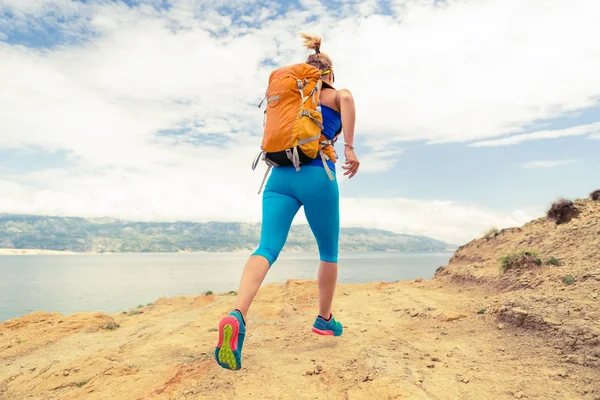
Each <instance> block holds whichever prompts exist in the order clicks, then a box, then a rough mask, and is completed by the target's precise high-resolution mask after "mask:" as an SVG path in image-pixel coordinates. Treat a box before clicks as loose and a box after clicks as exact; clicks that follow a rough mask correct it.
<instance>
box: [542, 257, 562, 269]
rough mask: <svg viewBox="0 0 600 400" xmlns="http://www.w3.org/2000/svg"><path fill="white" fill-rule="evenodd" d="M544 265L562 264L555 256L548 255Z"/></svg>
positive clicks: (557, 265) (556, 265)
mask: <svg viewBox="0 0 600 400" xmlns="http://www.w3.org/2000/svg"><path fill="white" fill-rule="evenodd" d="M545 264H546V265H554V266H555V267H560V266H561V265H562V262H561V261H560V260H559V259H558V258H556V257H550V258H549V259H548V260H546V263H545Z"/></svg>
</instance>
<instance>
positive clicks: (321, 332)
mask: <svg viewBox="0 0 600 400" xmlns="http://www.w3.org/2000/svg"><path fill="white" fill-rule="evenodd" d="M312 331H313V332H314V333H316V334H317V335H322V336H336V334H335V333H333V331H324V330H321V329H317V328H312ZM337 336H339V335H337Z"/></svg>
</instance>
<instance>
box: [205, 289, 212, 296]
mask: <svg viewBox="0 0 600 400" xmlns="http://www.w3.org/2000/svg"><path fill="white" fill-rule="evenodd" d="M211 294H214V293H213V291H212V290H207V291H206V292H204V295H205V296H210V295H211Z"/></svg>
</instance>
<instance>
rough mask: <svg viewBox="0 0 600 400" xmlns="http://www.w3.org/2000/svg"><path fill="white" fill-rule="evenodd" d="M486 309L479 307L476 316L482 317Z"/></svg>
mask: <svg viewBox="0 0 600 400" xmlns="http://www.w3.org/2000/svg"><path fill="white" fill-rule="evenodd" d="M485 311H486V308H485V307H483V306H482V307H479V309H478V310H477V314H480V315H483V314H485Z"/></svg>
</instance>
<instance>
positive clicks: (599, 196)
mask: <svg viewBox="0 0 600 400" xmlns="http://www.w3.org/2000/svg"><path fill="white" fill-rule="evenodd" d="M590 199H592V200H594V201H598V200H600V189H598V190H594V191H593V192H592V193H590Z"/></svg>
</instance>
